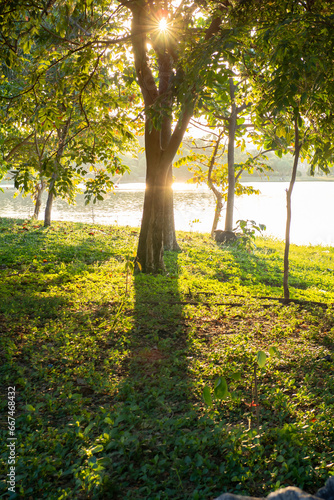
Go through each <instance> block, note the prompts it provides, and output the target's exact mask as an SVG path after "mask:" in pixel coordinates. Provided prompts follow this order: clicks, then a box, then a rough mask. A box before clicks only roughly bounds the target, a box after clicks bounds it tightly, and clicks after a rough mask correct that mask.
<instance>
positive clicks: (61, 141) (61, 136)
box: [44, 116, 71, 227]
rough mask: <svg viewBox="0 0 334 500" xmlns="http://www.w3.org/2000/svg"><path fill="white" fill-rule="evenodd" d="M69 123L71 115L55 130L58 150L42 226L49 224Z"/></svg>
mask: <svg viewBox="0 0 334 500" xmlns="http://www.w3.org/2000/svg"><path fill="white" fill-rule="evenodd" d="M70 123H71V116H70V117H69V118H68V120H67V122H66V123H65V125H64V126H63V128H61V129H58V130H57V132H58V150H57V154H56V158H55V160H54V164H53V174H52V178H51V181H50V184H49V194H48V199H47V202H46V207H45V214H44V227H47V226H50V225H51V211H52V204H53V199H54V195H55V184H56V180H57V179H58V175H59V167H60V159H61V157H62V156H63V153H64V147H65V140H66V137H67V133H68V129H69V126H70Z"/></svg>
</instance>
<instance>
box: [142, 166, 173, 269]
mask: <svg viewBox="0 0 334 500" xmlns="http://www.w3.org/2000/svg"><path fill="white" fill-rule="evenodd" d="M166 174H167V171H166V169H165V171H164V169H163V168H161V166H159V169H158V171H157V172H156V175H155V176H154V177H152V179H150V178H149V176H148V178H147V182H146V190H145V198H144V208H143V217H142V223H141V229H140V235H139V242H138V249H137V261H138V262H139V263H140V266H141V270H142V271H143V272H145V273H153V274H157V273H160V272H162V271H164V270H165V266H164V261H163V255H164V195H165V183H166Z"/></svg>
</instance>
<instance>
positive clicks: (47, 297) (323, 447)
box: [0, 218, 334, 500]
mask: <svg viewBox="0 0 334 500" xmlns="http://www.w3.org/2000/svg"><path fill="white" fill-rule="evenodd" d="M178 237H179V243H180V245H181V247H182V252H180V253H172V252H171V253H168V252H167V254H166V258H165V261H166V266H167V271H166V274H164V275H158V276H151V275H144V274H141V273H139V274H137V275H135V276H131V275H130V274H129V264H128V263H129V262H131V261H132V255H133V251H134V250H135V248H136V244H137V238H138V229H133V228H122V227H116V226H113V227H109V226H98V225H88V224H75V223H66V222H58V223H55V224H54V226H53V227H49V228H43V227H42V226H41V224H40V223H36V222H29V221H23V220H13V219H5V218H3V219H1V220H0V252H1V253H0V273H1V280H0V331H1V336H0V351H1V359H2V363H1V367H0V377H1V388H2V397H1V412H2V415H4V416H5V417H4V419H3V422H4V425H3V426H2V428H1V445H2V447H1V461H0V467H1V478H2V482H1V483H0V488H1V493H0V497H1V498H6V497H7V494H8V493H7V486H8V485H6V479H5V478H6V474H7V473H8V453H9V452H8V447H7V446H6V445H7V437H8V432H9V431H8V427H7V423H6V416H7V414H8V406H7V388H8V387H10V386H15V389H16V391H15V394H16V396H15V403H16V406H15V411H16V413H15V418H16V426H15V435H16V437H17V441H16V464H15V467H16V471H15V472H16V497H17V498H27V499H29V498H31V499H36V498H38V499H48V500H53V499H57V500H60V499H65V498H66V499H107V498H112V499H127V498H128V499H130V498H131V499H143V498H145V499H152V500H153V499H168V498H170V499H172V498H173V499H208V500H209V499H213V498H215V497H216V496H218V495H219V494H221V493H223V492H224V491H231V492H234V493H242V494H248V495H256V496H262V495H265V494H268V493H269V491H271V490H272V489H275V488H278V487H283V486H288V485H296V486H299V487H301V488H304V489H305V490H307V491H309V492H311V493H312V492H315V491H316V490H317V489H318V488H319V487H321V486H322V485H323V483H324V482H325V480H326V479H327V478H328V476H330V475H331V474H332V475H333V474H334V464H333V462H334V460H333V449H334V430H333V429H334V416H333V414H334V413H333V409H334V396H333V393H334V381H333V373H334V356H333V347H334V311H333V306H332V305H333V303H334V291H333V290H334V286H333V285H334V249H333V248H327V247H311V246H310V247H297V246H292V248H291V259H290V286H291V297H292V298H293V299H295V302H291V303H290V304H289V305H283V304H282V303H280V301H279V300H278V299H279V298H280V297H282V271H283V243H282V242H279V241H276V240H270V239H265V238H262V239H256V248H255V249H254V250H253V252H251V253H249V252H248V251H247V249H246V250H245V249H242V248H240V247H227V246H219V245H217V244H216V243H215V242H214V241H213V240H212V239H211V238H210V237H209V235H200V234H196V233H179V234H178ZM130 267H131V266H130ZM319 303H320V304H319ZM271 346H273V347H275V348H276V350H277V352H278V355H277V356H276V355H275V356H268V358H267V361H266V364H265V366H264V367H263V368H261V369H260V368H259V369H258V372H257V385H258V400H259V403H258V404H259V407H258V409H259V430H257V425H256V424H255V415H254V403H253V395H252V385H253V378H252V375H253V373H252V366H253V363H254V359H255V357H256V354H257V353H258V352H259V351H263V352H265V353H266V354H267V355H268V354H269V347H271ZM236 372H238V373H240V374H241V377H235V378H233V377H232V376H231V374H232V375H233V374H234V373H236ZM217 377H224V378H225V379H226V380H227V383H228V386H229V390H230V391H231V393H232V392H233V395H234V397H233V398H232V397H229V398H227V399H223V400H219V401H216V402H215V403H214V405H213V406H212V407H211V406H207V405H206V404H205V402H204V398H203V388H204V387H205V386H211V387H212V386H213V384H214V381H215V380H216V379H217ZM3 478H4V479H3ZM12 498H15V496H14V495H13V496H12Z"/></svg>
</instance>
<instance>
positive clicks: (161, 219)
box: [127, 1, 194, 273]
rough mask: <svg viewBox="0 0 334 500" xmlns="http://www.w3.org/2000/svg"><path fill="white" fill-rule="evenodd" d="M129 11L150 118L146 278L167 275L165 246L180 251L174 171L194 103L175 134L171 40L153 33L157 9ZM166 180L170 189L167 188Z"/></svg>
mask: <svg viewBox="0 0 334 500" xmlns="http://www.w3.org/2000/svg"><path fill="white" fill-rule="evenodd" d="M153 5H154V8H153V7H152V6H153ZM127 6H128V8H129V9H130V10H131V12H132V26H131V33H132V44H133V55H134V62H135V68H136V74H137V79H138V84H139V86H140V88H141V91H142V95H143V99H144V103H145V112H146V123H145V153H146V190H145V198H144V208H143V217H142V223H141V230H140V235H139V242H138V249H137V262H138V263H139V264H140V267H141V269H142V270H143V272H148V273H149V272H151V273H158V272H161V271H162V270H164V263H163V251H164V243H165V244H166V247H167V248H169V249H176V248H178V247H177V243H176V237H175V228H174V214H173V196H172V195H173V193H172V189H171V184H172V171H171V165H172V162H173V158H174V156H175V154H176V152H177V150H178V148H179V146H180V143H181V140H182V138H183V135H184V133H185V131H186V129H187V125H188V123H189V120H190V117H191V115H192V112H193V104H194V103H193V101H192V100H191V102H190V103H188V105H186V104H184V109H183V112H182V113H181V114H180V117H179V119H178V123H177V125H176V127H175V129H174V131H173V133H171V127H172V109H173V101H172V98H173V97H172V96H173V93H172V88H171V85H172V78H173V77H174V73H173V64H174V63H175V61H174V59H173V56H172V54H173V50H172V48H171V46H170V44H171V43H172V42H171V38H170V37H168V36H166V35H165V34H162V33H160V32H159V30H153V31H152V20H154V19H157V18H159V15H161V13H160V10H159V4H158V3H157V4H145V6H144V4H140V3H138V2H135V1H133V2H132V1H130V2H128V3H127ZM148 6H149V8H148ZM162 7H163V5H162ZM151 8H152V10H151ZM154 9H156V12H155V17H154V16H153V14H154ZM152 16H153V17H152ZM148 33H149V34H150V40H149V43H150V44H151V46H152V47H153V49H154V51H155V53H156V56H157V62H158V70H159V75H158V82H159V87H157V81H156V75H154V73H153V71H152V68H151V67H150V58H149V56H148V53H147V42H148V38H147V35H148ZM156 104H159V106H160V109H161V111H160V116H159V106H155V105H156ZM151 113H152V115H153V117H154V115H155V118H157V117H159V118H160V120H159V119H158V125H157V126H156V125H155V123H154V121H155V120H153V119H152V116H151ZM155 127H157V128H155ZM167 178H168V186H166V183H167ZM166 193H167V194H166ZM165 215H166V218H165ZM164 239H165V241H164Z"/></svg>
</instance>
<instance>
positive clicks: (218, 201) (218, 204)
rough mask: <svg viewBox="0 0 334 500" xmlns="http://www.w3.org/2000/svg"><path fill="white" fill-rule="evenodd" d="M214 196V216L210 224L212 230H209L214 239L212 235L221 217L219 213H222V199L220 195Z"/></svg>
mask: <svg viewBox="0 0 334 500" xmlns="http://www.w3.org/2000/svg"><path fill="white" fill-rule="evenodd" d="M215 196H216V208H215V216H214V218H213V224H212V229H211V236H212V237H214V235H215V234H214V233H215V231H216V229H217V226H218V222H219V219H220V215H221V212H222V209H223V197H222V195H221V194H220V193H218V196H217V195H216V194H215Z"/></svg>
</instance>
